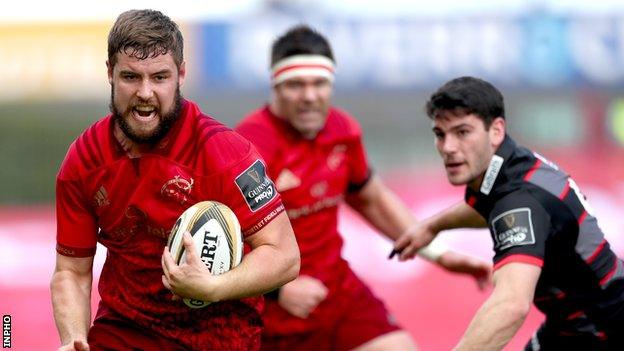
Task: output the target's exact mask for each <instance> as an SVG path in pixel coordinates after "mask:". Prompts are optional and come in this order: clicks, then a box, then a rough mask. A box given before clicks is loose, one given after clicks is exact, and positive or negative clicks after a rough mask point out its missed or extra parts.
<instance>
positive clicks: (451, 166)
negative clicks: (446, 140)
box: [444, 162, 464, 171]
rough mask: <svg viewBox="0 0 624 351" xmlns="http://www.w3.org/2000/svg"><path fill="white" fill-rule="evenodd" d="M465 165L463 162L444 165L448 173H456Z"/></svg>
mask: <svg viewBox="0 0 624 351" xmlns="http://www.w3.org/2000/svg"><path fill="white" fill-rule="evenodd" d="M463 164H464V163H463V162H447V163H445V164H444V167H446V169H447V170H448V171H456V170H457V169H459V167H461V166H462V165H463Z"/></svg>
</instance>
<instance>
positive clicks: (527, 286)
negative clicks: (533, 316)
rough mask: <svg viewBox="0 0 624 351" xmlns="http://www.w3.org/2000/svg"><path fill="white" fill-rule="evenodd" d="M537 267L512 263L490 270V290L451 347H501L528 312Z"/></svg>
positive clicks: (535, 281)
mask: <svg viewBox="0 0 624 351" xmlns="http://www.w3.org/2000/svg"><path fill="white" fill-rule="evenodd" d="M540 273H541V268H540V267H538V266H534V265H529V264H526V263H517V262H512V263H508V264H506V265H504V266H503V267H501V268H500V269H498V270H497V271H496V272H495V273H494V286H495V287H494V291H493V292H492V295H490V297H489V298H488V299H487V301H486V302H485V303H484V304H483V305H482V306H481V308H480V309H479V312H477V314H476V315H475V317H474V318H473V320H472V322H471V323H470V325H469V326H468V329H467V330H466V333H465V334H464V336H463V337H462V339H461V341H460V342H459V344H458V345H457V347H456V348H455V350H456V351H460V350H475V351H476V350H479V351H487V350H501V349H502V348H503V347H504V346H505V345H506V344H507V343H508V342H509V340H511V338H512V337H513V336H514V335H515V334H516V332H517V331H518V329H519V328H520V326H521V325H522V323H523V322H524V319H525V318H526V315H527V314H528V313H529V309H530V307H531V303H532V301H533V295H534V293H535V286H536V285H537V280H538V279H539V275H540Z"/></svg>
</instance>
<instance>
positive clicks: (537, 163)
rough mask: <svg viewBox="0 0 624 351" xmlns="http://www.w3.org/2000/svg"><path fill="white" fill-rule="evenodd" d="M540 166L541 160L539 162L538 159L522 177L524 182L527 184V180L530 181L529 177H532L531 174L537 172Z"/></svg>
mask: <svg viewBox="0 0 624 351" xmlns="http://www.w3.org/2000/svg"><path fill="white" fill-rule="evenodd" d="M541 165H542V160H540V159H539V158H538V159H537V160H536V161H535V164H533V167H531V169H529V171H528V172H527V174H525V175H524V181H526V182H528V181H529V180H531V177H533V173H535V171H537V169H538V168H539V167H540V166H541Z"/></svg>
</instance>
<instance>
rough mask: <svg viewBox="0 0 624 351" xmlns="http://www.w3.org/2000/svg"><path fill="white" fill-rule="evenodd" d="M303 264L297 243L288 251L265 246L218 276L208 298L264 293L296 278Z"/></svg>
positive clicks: (212, 299) (209, 299)
mask: <svg viewBox="0 0 624 351" xmlns="http://www.w3.org/2000/svg"><path fill="white" fill-rule="evenodd" d="M299 265H300V258H299V250H298V248H297V246H296V245H295V246H294V248H290V249H287V250H284V249H283V248H277V247H275V246H273V245H261V246H259V247H257V248H255V249H253V250H252V251H251V252H250V253H248V254H247V255H246V256H245V258H244V259H243V261H242V262H241V264H240V265H239V266H238V267H236V268H235V269H233V270H231V271H229V272H227V273H225V274H223V275H220V276H216V277H215V278H216V279H215V280H214V282H213V286H214V290H213V292H212V296H211V297H209V298H208V299H206V301H222V300H234V299H240V298H244V297H249V296H257V295H262V294H264V293H266V292H269V291H271V290H274V289H276V288H279V287H280V286H282V285H284V284H286V283H288V282H289V281H291V280H293V279H295V278H296V277H297V275H298V274H299Z"/></svg>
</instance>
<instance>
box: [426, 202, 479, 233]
mask: <svg viewBox="0 0 624 351" xmlns="http://www.w3.org/2000/svg"><path fill="white" fill-rule="evenodd" d="M423 222H425V224H426V225H427V226H428V227H429V228H430V229H431V231H433V232H434V233H439V232H441V231H443V230H449V229H457V228H485V227H487V222H486V221H485V219H484V218H483V217H482V216H481V215H480V214H479V212H477V211H476V210H475V209H473V208H472V207H470V206H469V205H468V204H467V203H465V202H463V201H462V202H459V203H456V204H455V205H453V206H451V207H449V208H447V209H446V210H443V211H441V212H439V213H437V214H435V215H433V216H431V217H429V218H427V219H425V220H423Z"/></svg>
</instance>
